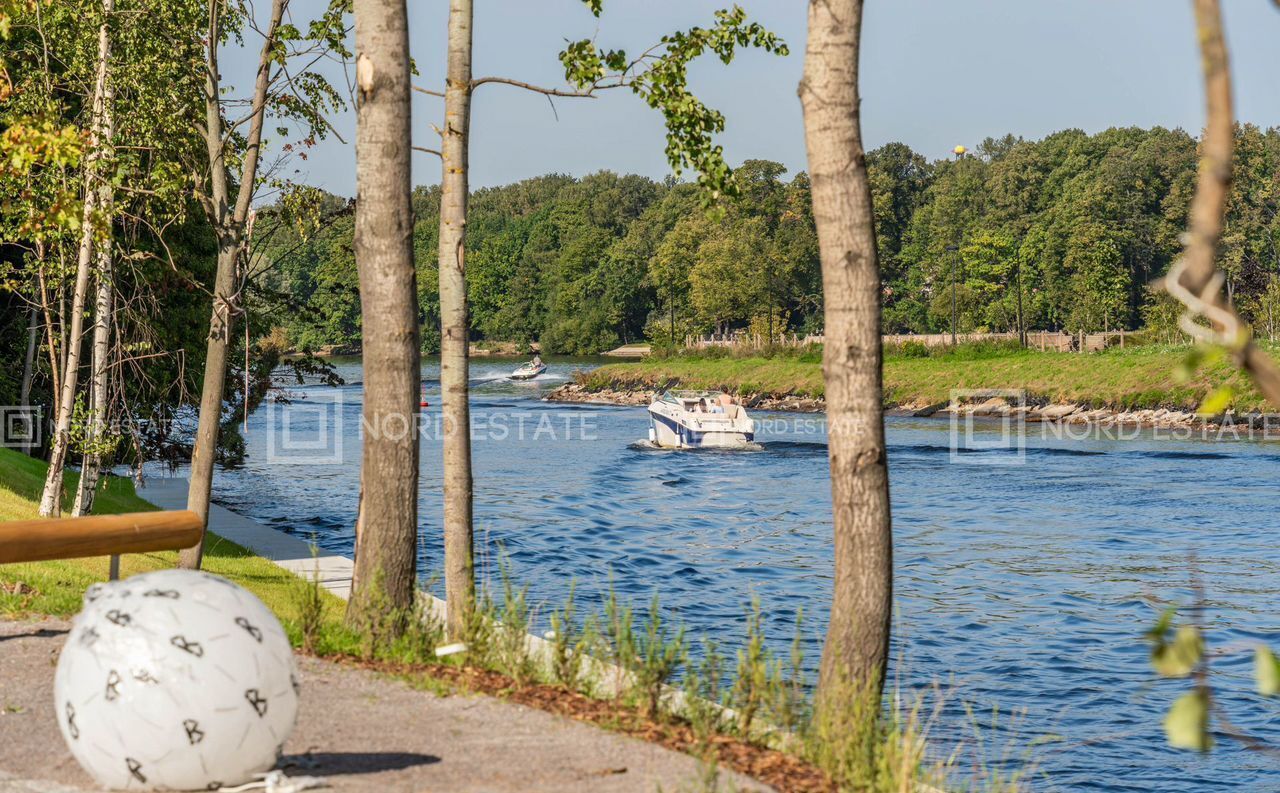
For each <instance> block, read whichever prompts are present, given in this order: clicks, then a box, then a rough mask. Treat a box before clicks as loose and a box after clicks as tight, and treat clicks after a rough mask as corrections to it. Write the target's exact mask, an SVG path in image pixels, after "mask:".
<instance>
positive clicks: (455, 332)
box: [440, 0, 476, 638]
mask: <svg viewBox="0 0 1280 793" xmlns="http://www.w3.org/2000/svg"><path fill="white" fill-rule="evenodd" d="M471 22H472V4H471V0H450V2H449V53H448V67H447V71H446V75H445V92H444V93H445V96H444V128H443V129H442V130H441V133H440V134H441V142H440V159H441V162H442V163H443V173H442V175H441V178H440V416H441V421H442V422H443V435H444V437H443V445H444V586H445V600H446V602H447V603H448V625H447V627H448V631H449V635H450V636H452V637H455V638H461V637H462V636H464V635H465V633H466V628H467V624H468V622H469V618H470V614H471V611H472V607H473V604H474V603H475V593H476V583H475V563H474V549H473V539H472V523H471V486H472V480H471V407H470V404H469V401H468V377H469V376H470V374H469V370H468V361H467V354H468V350H467V342H468V332H467V282H466V248H465V242H464V240H465V235H466V225H467V145H468V142H469V135H470V124H471V91H472V88H473V86H472V82H471V40H472V37H471Z"/></svg>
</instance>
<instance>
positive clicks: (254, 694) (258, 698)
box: [244, 688, 267, 718]
mask: <svg viewBox="0 0 1280 793" xmlns="http://www.w3.org/2000/svg"><path fill="white" fill-rule="evenodd" d="M244 698H245V699H246V700H248V701H249V704H250V705H252V706H253V709H254V710H256V711H257V712H258V717H259V718H261V717H262V716H265V715H267V700H266V698H265V697H263V696H262V695H261V694H259V693H258V689H256V688H251V689H249V690H248V691H246V692H244Z"/></svg>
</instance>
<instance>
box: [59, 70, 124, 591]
mask: <svg viewBox="0 0 1280 793" xmlns="http://www.w3.org/2000/svg"><path fill="white" fill-rule="evenodd" d="M114 101H115V91H114V89H113V88H112V85H111V83H110V82H108V83H107V84H106V86H105V91H104V101H103V103H102V119H103V121H102V131H103V141H102V149H103V152H104V154H103V156H104V158H107V159H108V160H109V158H110V147H111V138H112V136H113V135H114V134H115V125H114V115H113V113H112V103H113V102H114ZM113 201H114V191H113V189H112V186H111V181H110V180H107V179H103V180H102V183H101V184H100V185H99V186H98V206H99V208H100V209H101V211H102V214H103V215H104V216H105V217H106V218H108V223H110V220H109V219H110V218H111V217H112V214H113V213H112V208H113ZM112 244H113V243H112V238H111V226H110V225H108V226H107V228H106V229H105V233H104V234H103V235H102V240H101V241H100V242H99V244H98V249H97V264H98V266H97V271H96V273H95V277H96V278H97V281H98V284H97V287H98V288H97V296H96V299H95V301H94V309H93V355H92V359H91V365H90V371H89V426H88V427H87V432H86V439H85V440H86V443H85V452H84V464H83V465H82V466H81V467H80V485H79V487H78V488H77V490H76V499H75V503H74V505H73V506H72V508H71V514H72V515H74V516H76V517H80V516H82V515H88V514H89V513H90V512H92V511H93V496H94V492H95V491H96V490H97V487H98V475H99V473H100V472H101V468H102V452H101V445H102V443H103V441H104V439H105V438H106V435H107V388H108V374H109V372H110V368H109V367H110V360H109V359H110V355H111V323H112V321H113V311H112V307H113V305H114V302H115V272H114V269H113V262H112V256H113V255H114V251H113V250H112ZM112 563H113V565H118V564H119V562H118V560H117V559H116V558H113V559H112ZM112 577H113V578H114V577H115V576H112Z"/></svg>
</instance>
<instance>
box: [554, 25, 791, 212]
mask: <svg viewBox="0 0 1280 793" xmlns="http://www.w3.org/2000/svg"><path fill="white" fill-rule="evenodd" d="M584 2H585V3H586V5H587V6H588V7H589V8H590V9H591V13H592V14H593V15H595V16H597V17H598V16H600V12H601V10H602V0H584ZM715 20H716V21H715V24H714V25H712V26H711V27H709V28H703V27H692V28H689V29H688V30H686V31H677V32H675V33H671V34H669V35H666V36H663V37H662V40H661V41H660V42H659V43H658V44H657V45H655V46H653V47H650V48H649V49H648V50H646V51H645V52H643V53H642V54H641V55H639V56H638V57H636V58H628V56H627V53H626V52H625V51H624V50H606V49H603V48H601V47H597V46H596V43H595V42H594V41H593V40H592V39H581V40H579V41H573V42H570V43H569V44H568V45H567V46H566V47H565V49H564V50H563V51H562V52H561V53H560V62H561V63H562V64H563V65H564V76H565V79H566V80H568V81H569V83H571V84H572V85H574V86H576V87H577V88H578V89H579V90H590V89H595V88H600V87H604V86H621V85H625V86H627V87H629V88H630V89H631V91H632V92H633V93H635V94H636V95H637V96H639V97H640V98H642V99H643V100H644V101H645V103H646V104H648V105H649V107H652V108H653V109H655V110H657V111H658V112H660V113H662V117H663V120H664V121H665V122H666V129H667V146H666V154H667V162H668V163H670V165H671V169H672V171H674V172H675V174H676V176H679V175H680V174H681V173H682V172H683V171H684V170H685V169H686V168H690V169H693V170H694V171H696V172H697V174H698V184H699V185H701V186H702V187H703V188H704V189H705V191H706V194H707V195H708V196H709V197H710V199H711V200H715V199H718V198H719V197H720V196H721V195H730V196H732V195H737V193H738V190H739V186H738V183H737V180H736V179H735V178H734V175H733V171H732V170H731V169H730V168H729V165H728V164H727V163H726V162H725V159H724V150H723V149H722V148H721V147H720V146H717V145H715V143H714V141H713V136H714V135H716V134H718V133H721V132H724V114H722V113H721V112H720V111H718V110H714V109H712V108H709V107H707V106H706V105H705V104H703V103H702V101H701V100H699V99H698V97H696V96H694V95H693V93H692V92H691V91H690V90H689V64H690V63H692V62H693V61H694V60H696V59H698V58H699V57H701V56H703V55H705V54H707V53H708V52H710V53H712V54H714V55H715V56H716V57H718V58H719V59H720V62H721V63H724V64H729V63H731V62H732V61H733V57H734V55H735V54H736V53H737V50H738V48H739V47H755V48H758V49H761V50H764V51H765V52H770V53H773V54H775V55H783V56H785V55H787V54H788V53H789V50H788V48H787V45H786V42H784V41H783V40H782V39H780V38H779V37H778V36H777V35H776V34H774V33H771V32H770V31H768V30H767V29H765V28H764V27H763V26H762V25H760V23H758V22H747V12H746V11H744V10H742V8H741V7H740V6H737V5H735V6H733V8H730V9H721V10H719V11H716V12H715Z"/></svg>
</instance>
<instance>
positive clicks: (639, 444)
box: [627, 439, 766, 454]
mask: <svg viewBox="0 0 1280 793" xmlns="http://www.w3.org/2000/svg"><path fill="white" fill-rule="evenodd" d="M627 448H628V449H634V450H636V451H641V452H690V453H693V454H736V453H738V452H763V451H766V449H765V446H764V444H762V443H756V442H755V441H747V442H746V443H743V444H742V445H740V446H685V447H682V448H676V447H673V446H659V445H658V444H656V443H654V442H653V441H651V440H648V439H644V440H638V441H634V442H632V443H629V444H627Z"/></svg>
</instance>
